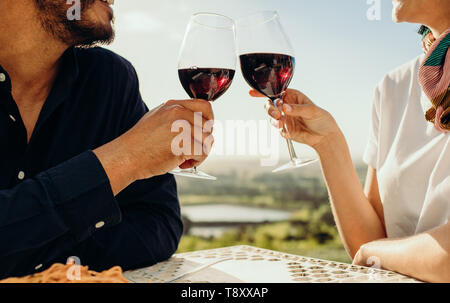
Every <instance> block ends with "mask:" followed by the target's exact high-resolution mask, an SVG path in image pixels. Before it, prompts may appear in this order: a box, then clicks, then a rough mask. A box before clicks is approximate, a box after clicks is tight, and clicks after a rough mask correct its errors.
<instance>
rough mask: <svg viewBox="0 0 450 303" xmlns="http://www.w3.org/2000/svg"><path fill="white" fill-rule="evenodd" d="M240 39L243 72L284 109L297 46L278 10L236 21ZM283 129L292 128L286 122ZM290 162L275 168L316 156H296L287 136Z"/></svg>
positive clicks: (298, 164)
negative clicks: (293, 45)
mask: <svg viewBox="0 0 450 303" xmlns="http://www.w3.org/2000/svg"><path fill="white" fill-rule="evenodd" d="M237 37H238V38H237V42H238V48H239V55H240V61H241V69H242V74H243V76H244V78H245V80H246V81H247V83H248V84H249V85H250V86H251V87H252V88H253V89H255V90H257V91H258V92H260V93H261V94H263V95H265V96H266V97H268V98H269V99H270V100H272V102H273V104H274V106H275V107H278V108H279V109H280V111H281V113H282V115H283V116H285V114H284V112H283V111H282V105H283V96H284V94H285V92H286V90H287V88H288V86H289V84H290V82H291V80H292V77H293V76H294V70H295V54H294V49H293V48H292V46H291V43H290V41H289V39H288V37H287V35H286V33H285V31H284V29H283V27H282V25H281V22H280V17H279V15H278V13H277V12H274V11H265V12H260V13H257V14H254V15H251V16H249V17H245V18H242V19H240V20H238V21H237ZM284 129H285V131H286V132H288V133H289V129H288V127H287V125H286V123H285V124H284ZM286 142H287V145H288V150H289V156H290V162H288V163H287V164H285V165H283V166H281V167H280V168H277V169H275V170H274V171H273V172H280V171H284V170H287V169H293V168H298V167H302V166H305V165H308V164H311V163H313V162H316V161H317V159H302V158H299V157H297V154H296V152H295V149H294V145H293V143H292V141H291V140H289V139H286Z"/></svg>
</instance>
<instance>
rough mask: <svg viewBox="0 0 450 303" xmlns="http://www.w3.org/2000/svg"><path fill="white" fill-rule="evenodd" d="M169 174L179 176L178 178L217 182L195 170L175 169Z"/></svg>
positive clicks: (214, 178) (212, 177) (213, 178)
mask: <svg viewBox="0 0 450 303" xmlns="http://www.w3.org/2000/svg"><path fill="white" fill-rule="evenodd" d="M169 173H171V174H172V175H175V176H180V177H188V178H195V179H203V180H213V181H216V180H217V178H216V177H214V176H211V175H208V174H206V173H204V172H201V171H199V170H197V169H195V168H188V169H181V168H176V169H174V170H172V171H171V172H169Z"/></svg>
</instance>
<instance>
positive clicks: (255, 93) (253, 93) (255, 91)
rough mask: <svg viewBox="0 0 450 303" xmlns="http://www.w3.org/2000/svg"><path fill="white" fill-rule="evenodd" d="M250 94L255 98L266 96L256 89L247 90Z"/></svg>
mask: <svg viewBox="0 0 450 303" xmlns="http://www.w3.org/2000/svg"><path fill="white" fill-rule="evenodd" d="M249 94H250V96H252V97H255V98H264V97H266V96H264V95H263V94H261V93H260V92H258V91H257V90H256V89H252V90H251V91H250V92H249ZM266 98H267V97H266Z"/></svg>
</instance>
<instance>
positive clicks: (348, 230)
mask: <svg viewBox="0 0 450 303" xmlns="http://www.w3.org/2000/svg"><path fill="white" fill-rule="evenodd" d="M250 95H252V96H254V97H262V95H261V94H259V93H258V92H256V91H251V92H250ZM284 103H285V104H284V105H283V111H284V112H285V114H286V116H285V117H282V115H281V112H280V111H279V110H278V108H275V107H274V106H273V104H272V103H271V102H270V101H269V102H268V103H267V104H266V110H267V111H268V113H269V115H270V116H271V117H272V118H271V123H272V124H273V125H274V126H275V127H277V128H280V129H283V124H284V122H286V124H287V126H288V129H289V133H287V132H286V131H285V130H282V136H283V137H285V138H290V139H293V140H295V141H297V142H300V143H304V144H307V145H309V146H311V147H313V148H314V149H315V150H316V151H317V153H318V154H319V157H320V161H321V164H322V170H323V174H324V177H325V180H326V183H327V187H328V191H329V193H330V200H331V204H332V208H333V213H334V217H335V220H336V224H337V226H338V229H339V233H340V235H341V238H342V240H343V242H344V245H345V247H346V249H347V251H348V253H349V254H350V256H351V257H352V258H353V257H354V256H355V255H356V253H357V252H358V250H359V248H360V247H361V245H363V244H365V243H368V242H372V241H375V240H378V239H382V238H385V237H386V232H385V228H384V223H383V219H382V218H383V212H382V206H381V201H380V198H379V193H378V183H377V182H376V172H375V171H374V170H373V169H371V170H369V174H368V181H367V182H366V183H367V195H366V194H365V193H364V191H363V188H362V186H361V182H360V181H359V178H358V175H357V173H356V170H355V168H354V166H353V162H352V159H351V156H350V151H349V148H348V145H347V142H346V140H345V137H344V135H343V134H342V132H341V131H340V129H339V127H338V125H337V123H336V121H335V120H334V118H333V117H332V116H331V115H330V113H328V112H327V111H325V110H323V109H322V108H320V107H318V106H316V105H315V104H314V103H313V102H312V101H311V100H310V99H309V98H308V97H306V96H305V95H304V94H302V93H301V92H299V91H296V90H288V91H287V92H286V94H285V96H284ZM278 107H279V106H278ZM368 197H369V198H368Z"/></svg>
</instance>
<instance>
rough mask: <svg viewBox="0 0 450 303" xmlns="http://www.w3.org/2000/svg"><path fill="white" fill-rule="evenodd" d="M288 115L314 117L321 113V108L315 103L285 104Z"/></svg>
mask: <svg viewBox="0 0 450 303" xmlns="http://www.w3.org/2000/svg"><path fill="white" fill-rule="evenodd" d="M283 111H284V113H285V114H286V116H291V117H301V118H303V119H314V118H316V117H317V116H318V115H319V108H318V107H317V106H315V105H314V104H284V105H283Z"/></svg>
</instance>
